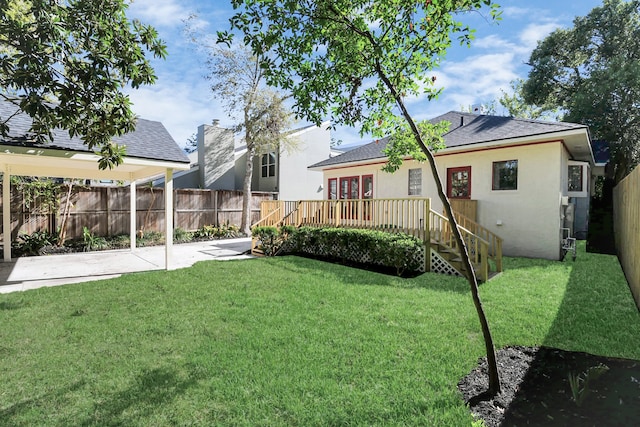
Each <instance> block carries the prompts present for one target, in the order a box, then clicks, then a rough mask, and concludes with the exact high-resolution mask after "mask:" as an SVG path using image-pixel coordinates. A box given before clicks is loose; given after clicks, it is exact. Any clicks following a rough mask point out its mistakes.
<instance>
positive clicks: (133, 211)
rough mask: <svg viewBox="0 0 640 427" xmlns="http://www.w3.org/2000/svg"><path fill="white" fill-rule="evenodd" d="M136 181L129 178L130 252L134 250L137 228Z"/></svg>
mask: <svg viewBox="0 0 640 427" xmlns="http://www.w3.org/2000/svg"><path fill="white" fill-rule="evenodd" d="M136 198H137V194H136V181H135V180H134V179H133V176H132V177H131V182H130V183H129V207H130V212H129V222H130V230H131V231H130V232H129V241H130V242H131V250H134V249H135V248H136V231H137V230H138V226H137V219H136V216H137V211H138V208H137V206H136Z"/></svg>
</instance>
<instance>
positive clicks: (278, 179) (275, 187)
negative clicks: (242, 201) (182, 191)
mask: <svg viewBox="0 0 640 427" xmlns="http://www.w3.org/2000/svg"><path fill="white" fill-rule="evenodd" d="M287 137H288V138H292V139H294V141H293V142H294V144H293V145H295V148H293V149H291V150H289V151H286V150H279V151H273V152H269V153H265V154H260V155H257V156H255V158H254V161H253V180H252V182H251V188H252V191H263V192H273V193H278V197H279V198H280V199H283V200H300V199H306V200H309V199H322V197H323V190H324V189H323V187H322V184H323V179H322V173H321V172H317V171H312V170H309V169H308V168H307V167H308V166H309V165H310V164H313V163H317V162H319V161H321V160H324V159H326V158H327V157H329V156H331V155H332V154H334V155H335V154H336V153H335V152H334V151H332V149H331V133H330V131H329V123H328V122H326V123H323V124H322V125H321V126H320V127H318V126H306V127H303V128H301V129H296V130H293V131H290V132H289V133H288V134H287ZM197 141H198V149H197V151H196V153H197V154H196V156H197V162H192V167H191V170H189V171H184V172H181V173H177V174H176V175H175V177H174V180H175V184H174V186H175V187H176V188H207V189H211V190H242V187H243V182H244V175H245V167H246V147H244V146H236V145H235V141H234V135H233V131H232V130H231V129H226V128H222V127H220V126H217V125H201V126H199V127H198V135H197ZM154 185H162V179H160V180H156V181H154Z"/></svg>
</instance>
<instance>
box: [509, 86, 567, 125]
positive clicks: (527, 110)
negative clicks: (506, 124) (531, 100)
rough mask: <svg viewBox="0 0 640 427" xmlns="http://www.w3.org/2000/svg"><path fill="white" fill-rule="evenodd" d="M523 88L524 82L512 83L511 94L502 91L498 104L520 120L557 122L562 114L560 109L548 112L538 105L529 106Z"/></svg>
mask: <svg viewBox="0 0 640 427" xmlns="http://www.w3.org/2000/svg"><path fill="white" fill-rule="evenodd" d="M523 86H524V80H523V79H516V80H513V81H512V82H511V93H507V92H505V91H502V96H501V97H500V99H498V102H500V105H502V107H504V108H505V110H507V114H508V115H509V116H510V117H515V118H518V119H540V120H550V121H557V120H558V118H559V114H560V113H559V111H558V108H554V109H551V110H546V109H544V108H542V107H538V106H536V105H531V104H527V103H526V102H525V100H524V95H523Z"/></svg>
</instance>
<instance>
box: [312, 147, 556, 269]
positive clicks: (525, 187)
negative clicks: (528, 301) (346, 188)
mask: <svg viewBox="0 0 640 427" xmlns="http://www.w3.org/2000/svg"><path fill="white" fill-rule="evenodd" d="M564 152H565V151H564V149H563V146H562V144H561V143H560V142H549V143H543V144H532V145H525V146H519V147H511V148H498V149H489V150H483V151H474V152H468V153H460V154H455V155H442V154H441V155H438V156H437V157H436V162H437V164H438V169H439V173H440V176H441V179H442V180H443V185H444V187H445V191H446V171H447V168H452V167H460V166H471V199H474V200H478V222H479V223H480V224H481V225H483V226H485V227H487V228H488V229H489V230H491V231H493V232H494V233H496V234H497V235H499V236H500V237H502V238H503V239H504V247H503V252H504V254H505V255H508V256H523V257H533V258H547V259H558V258H559V253H560V251H559V247H560V209H561V208H560V203H561V196H562V191H563V190H562V188H563V179H564V181H565V182H566V161H567V158H566V155H565V154H564ZM506 160H518V189H517V190H492V168H493V162H497V161H506ZM382 166H383V163H381V162H378V163H375V164H370V165H367V166H359V167H351V168H343V169H333V170H328V171H325V173H324V186H325V188H326V187H327V183H328V180H329V179H330V178H340V177H346V176H360V177H361V176H362V175H368V174H372V175H373V176H374V197H375V198H392V197H408V174H409V172H408V170H409V169H411V168H416V167H421V168H422V170H423V171H422V181H423V195H422V197H430V198H431V200H432V208H433V209H434V210H436V211H437V212H442V203H441V202H440V200H439V198H438V196H437V192H436V186H435V182H434V181H433V179H432V176H431V171H430V168H429V167H428V165H427V164H420V163H417V162H415V161H413V160H412V161H406V162H405V163H404V164H403V165H402V167H401V168H400V169H399V170H398V171H397V172H395V173H394V174H388V173H385V172H382V170H381V167H382ZM563 171H564V172H563ZM563 173H564V175H565V177H564V178H563V177H562V174H563ZM564 188H566V185H564ZM565 191H566V190H565ZM324 197H325V198H327V197H328V194H327V193H326V191H325V194H324ZM499 222H501V223H502V225H497V224H498V223H499Z"/></svg>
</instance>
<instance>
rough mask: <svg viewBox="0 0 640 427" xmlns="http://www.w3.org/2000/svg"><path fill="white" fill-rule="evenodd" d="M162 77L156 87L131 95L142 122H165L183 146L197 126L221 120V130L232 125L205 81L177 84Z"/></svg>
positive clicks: (187, 81)
mask: <svg viewBox="0 0 640 427" xmlns="http://www.w3.org/2000/svg"><path fill="white" fill-rule="evenodd" d="M162 77H163V76H161V77H160V78H159V79H158V80H159V81H158V83H157V84H155V85H153V86H148V87H142V88H140V89H138V90H131V91H129V96H130V98H131V101H132V103H133V111H134V112H135V113H136V114H137V115H138V116H140V117H142V118H143V119H147V120H156V121H159V122H162V124H163V125H164V126H165V128H167V130H168V131H169V133H170V134H171V136H172V137H173V139H174V140H175V141H176V142H177V143H178V145H180V146H184V144H185V142H186V140H187V138H188V137H190V136H191V135H192V134H194V133H195V132H196V131H197V130H198V126H199V125H201V124H205V123H211V120H212V119H214V118H216V119H220V123H221V125H222V126H230V125H231V122H230V120H229V119H228V118H227V115H226V113H225V112H224V110H223V109H222V108H221V107H220V105H219V103H218V102H217V101H214V100H213V99H212V98H211V95H210V90H209V88H208V87H207V84H206V82H204V81H203V80H202V79H200V80H201V81H199V82H195V81H189V79H187V80H185V81H177V80H175V79H173V78H172V77H171V76H164V77H166V78H162Z"/></svg>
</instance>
